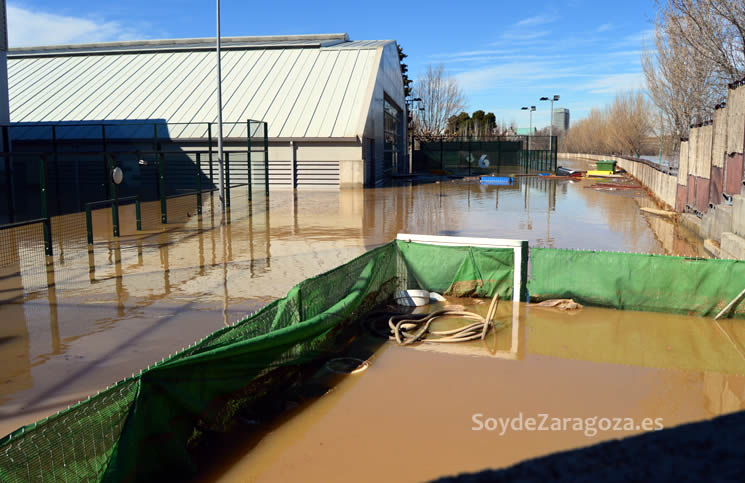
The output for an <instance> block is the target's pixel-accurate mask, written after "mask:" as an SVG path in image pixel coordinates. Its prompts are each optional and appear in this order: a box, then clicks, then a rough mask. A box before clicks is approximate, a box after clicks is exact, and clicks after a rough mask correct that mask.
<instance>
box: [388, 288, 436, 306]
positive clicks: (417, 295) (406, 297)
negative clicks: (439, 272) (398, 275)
mask: <svg viewBox="0 0 745 483" xmlns="http://www.w3.org/2000/svg"><path fill="white" fill-rule="evenodd" d="M393 298H394V299H395V301H396V304H397V305H402V306H404V307H420V306H422V305H427V304H429V291H428V290H399V291H397V292H396V293H395V294H394V295H393Z"/></svg>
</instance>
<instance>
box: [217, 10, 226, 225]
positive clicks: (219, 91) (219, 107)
mask: <svg viewBox="0 0 745 483" xmlns="http://www.w3.org/2000/svg"><path fill="white" fill-rule="evenodd" d="M220 60H221V59H220V0H217V165H218V167H219V173H220V181H219V183H220V188H219V189H220V206H221V207H222V211H223V212H225V172H224V168H223V151H222V72H221V70H220V64H221V62H220Z"/></svg>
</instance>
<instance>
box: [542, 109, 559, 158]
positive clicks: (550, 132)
mask: <svg viewBox="0 0 745 483" xmlns="http://www.w3.org/2000/svg"><path fill="white" fill-rule="evenodd" d="M540 100H541V101H551V114H550V116H549V118H548V122H549V124H548V140H549V141H548V142H549V143H550V144H551V147H550V149H549V150H550V151H553V149H554V145H553V142H554V138H553V135H554V133H553V127H554V101H558V100H559V96H554V97H552V98H551V99H549V98H548V97H541V98H540Z"/></svg>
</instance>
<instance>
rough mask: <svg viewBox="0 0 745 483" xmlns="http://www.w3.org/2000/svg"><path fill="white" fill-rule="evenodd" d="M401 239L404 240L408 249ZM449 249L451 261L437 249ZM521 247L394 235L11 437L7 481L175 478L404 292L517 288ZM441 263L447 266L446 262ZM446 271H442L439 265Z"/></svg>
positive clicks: (4, 450) (1, 444)
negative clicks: (217, 435)
mask: <svg viewBox="0 0 745 483" xmlns="http://www.w3.org/2000/svg"><path fill="white" fill-rule="evenodd" d="M399 246H401V248H400V249H399ZM432 256H435V257H443V256H447V259H448V264H446V265H445V266H442V265H438V264H432V261H433V258H432ZM512 256H513V254H512V250H511V249H498V248H497V249H493V248H492V249H486V248H469V247H430V246H424V245H422V246H416V245H415V244H408V243H404V242H393V243H389V244H387V245H384V246H382V247H380V248H377V249H375V250H371V251H369V252H367V253H365V254H364V255H362V256H360V257H359V258H356V259H355V260H352V261H351V262H349V263H346V264H344V265H342V266H340V267H338V268H336V269H334V270H331V271H329V272H327V273H325V274H323V275H319V276H317V277H314V278H310V279H307V280H305V281H303V282H301V283H300V284H298V285H297V286H295V287H294V288H293V289H292V290H290V292H289V293H288V294H287V296H286V297H285V298H283V299H281V300H277V301H275V302H272V303H271V304H269V305H267V306H266V307H265V308H264V309H262V310H261V311H259V312H258V313H256V314H255V315H253V316H251V317H249V318H247V319H245V320H242V321H240V322H238V323H237V324H235V325H233V326H231V327H226V328H225V329H222V330H219V331H217V332H215V333H213V334H212V335H210V336H208V337H206V338H205V339H203V340H201V341H200V342H199V343H197V344H195V345H194V346H192V347H189V348H187V349H185V350H183V351H181V352H179V353H177V354H175V355H173V356H171V357H169V358H168V359H165V360H163V361H162V362H160V363H157V364H155V365H153V366H151V367H150V368H148V369H147V370H145V371H142V372H141V373H140V374H138V375H135V376H133V377H131V378H128V379H126V380H123V381H120V382H118V383H117V384H115V385H114V386H112V387H110V388H108V389H106V390H105V391H103V392H101V393H99V394H98V395H96V396H93V397H91V398H90V399H88V400H86V401H83V402H81V403H79V404H77V405H75V406H73V407H71V408H69V409H67V410H65V411H62V412H60V413H58V414H56V415H54V416H51V417H49V418H47V419H44V420H42V421H39V422H37V423H35V424H32V425H29V426H26V427H24V428H21V429H19V430H17V431H15V432H14V433H12V434H10V435H8V436H6V437H5V438H3V439H2V440H0V480H1V481H3V482H6V481H10V482H16V481H17V482H21V481H81V480H84V481H87V480H106V481H121V480H151V479H154V478H162V479H164V480H173V479H175V478H176V477H178V476H179V475H188V474H189V473H190V472H191V471H193V470H194V468H193V466H192V460H191V458H190V448H191V447H193V446H194V444H195V441H196V440H198V436H199V435H200V434H201V433H202V432H204V431H214V430H221V429H222V428H225V427H226V425H227V424H229V421H230V420H231V419H232V416H233V415H235V413H236V412H237V411H239V410H241V409H242V408H244V407H246V406H249V405H250V404H251V403H252V402H253V401H255V400H257V399H258V398H260V397H261V396H263V395H266V394H267V393H268V392H270V391H271V390H273V389H276V388H277V387H279V386H282V385H283V384H286V383H287V381H288V380H290V379H291V377H292V375H293V371H294V370H296V369H297V368H299V367H300V366H301V365H302V364H304V363H306V362H310V361H314V360H318V359H321V358H324V357H329V356H330V355H331V354H333V353H335V352H337V351H338V346H339V344H340V343H341V342H342V341H344V340H346V339H348V338H349V334H348V333H347V332H346V331H347V330H348V329H350V328H351V327H354V326H355V324H357V322H358V320H359V319H360V318H361V317H362V316H363V315H364V314H365V313H366V312H369V311H370V310H371V309H373V308H374V307H376V306H378V305H380V304H382V303H384V302H386V301H389V300H390V299H391V297H392V296H393V293H394V291H395V290H399V289H406V288H424V289H437V290H440V291H445V292H446V293H448V290H450V292H449V293H453V294H457V295H461V296H463V295H478V296H485V297H489V296H492V294H493V292H494V290H499V292H500V294H501V295H502V296H503V297H509V296H510V294H511V291H512V287H511V284H510V283H509V281H510V280H511V276H512V270H513V267H512ZM433 265H437V266H436V267H435V266H433ZM435 269H436V270H435Z"/></svg>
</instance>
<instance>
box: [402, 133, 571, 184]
mask: <svg viewBox="0 0 745 483" xmlns="http://www.w3.org/2000/svg"><path fill="white" fill-rule="evenodd" d="M556 146H557V144H556V136H553V137H552V138H549V137H548V136H491V137H447V136H442V137H439V138H434V139H415V140H414V145H413V153H414V156H413V169H414V172H420V173H422V172H429V173H433V174H454V175H468V176H470V175H478V174H487V173H493V172H499V171H500V170H501V169H503V168H511V169H514V168H518V167H519V168H522V169H534V170H547V171H552V172H553V171H555V170H556V159H557V150H556Z"/></svg>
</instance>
